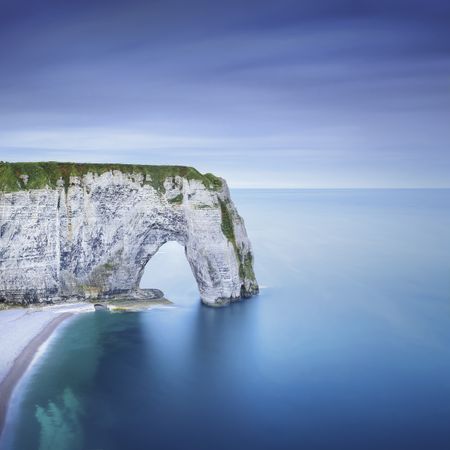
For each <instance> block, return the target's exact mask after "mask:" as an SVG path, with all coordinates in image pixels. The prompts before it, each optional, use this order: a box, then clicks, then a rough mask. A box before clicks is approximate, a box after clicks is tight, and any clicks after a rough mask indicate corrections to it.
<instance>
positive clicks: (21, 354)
mask: <svg viewBox="0 0 450 450" xmlns="http://www.w3.org/2000/svg"><path fill="white" fill-rule="evenodd" d="M107 304H108V307H109V310H110V311H111V312H115V311H117V312H120V311H142V310H147V309H153V308H154V307H156V306H164V307H168V306H169V305H172V302H171V301H170V300H167V299H166V298H165V297H162V298H159V299H152V300H149V301H145V300H139V301H138V300H136V299H133V300H129V301H123V300H116V301H115V300H109V301H107ZM88 312H89V313H91V312H94V304H92V303H86V302H77V303H62V304H55V305H45V306H42V305H39V306H32V307H30V308H26V309H25V308H8V309H3V310H1V311H0V330H1V331H2V342H1V344H0V349H1V351H0V441H1V440H2V438H3V434H4V431H5V425H6V421H7V416H8V411H9V406H10V401H11V398H12V396H13V393H14V389H15V388H16V386H17V384H18V383H19V382H20V380H21V379H22V377H23V376H24V375H25V373H26V371H27V370H28V369H29V367H30V365H31V363H32V361H33V359H34V358H35V356H36V354H37V352H38V350H39V348H40V347H41V346H42V345H43V344H44V343H45V342H46V341H47V340H48V339H49V338H50V337H51V336H52V334H53V333H54V331H55V330H56V329H57V328H58V326H59V325H60V324H61V323H63V322H65V320H66V319H68V318H70V317H72V316H75V315H78V314H80V313H88Z"/></svg>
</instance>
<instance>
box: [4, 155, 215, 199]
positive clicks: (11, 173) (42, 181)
mask: <svg viewBox="0 0 450 450" xmlns="http://www.w3.org/2000/svg"><path fill="white" fill-rule="evenodd" d="M112 170H118V171H120V172H122V173H126V174H130V175H133V174H142V175H145V176H146V180H147V181H146V183H149V184H151V185H152V186H153V187H154V188H155V189H157V190H158V191H162V192H164V190H165V189H164V184H163V183H164V180H165V179H166V178H167V177H174V176H177V175H178V176H181V177H184V178H187V179H189V180H199V181H201V182H203V184H204V185H205V186H206V187H207V188H208V189H212V190H217V189H220V187H221V186H222V181H221V180H220V178H218V177H216V176H214V175H213V174H210V173H207V174H201V173H200V172H199V171H198V170H196V169H194V168H193V167H186V166H148V165H136V164H78V163H61V162H55V161H49V162H24V163H10V162H0V191H3V192H16V191H21V190H28V189H43V188H45V187H49V188H55V187H56V186H57V182H58V180H63V182H64V188H65V189H68V187H69V186H70V177H71V176H77V177H82V176H84V175H86V174H88V173H93V174H97V175H101V174H103V173H105V172H110V171H112ZM24 176H27V177H28V181H27V183H25V181H24Z"/></svg>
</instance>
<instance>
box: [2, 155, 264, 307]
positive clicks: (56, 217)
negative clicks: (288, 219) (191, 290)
mask: <svg viewBox="0 0 450 450" xmlns="http://www.w3.org/2000/svg"><path fill="white" fill-rule="evenodd" d="M167 241H177V242H179V243H180V244H181V245H183V246H184V248H185V253H186V257H187V259H188V261H189V264H190V266H191V268H192V272H193V274H194V277H195V279H196V281H197V284H198V288H199V291H200V297H201V299H202V301H203V302H204V303H205V304H208V305H212V306H220V305H223V304H227V303H229V302H230V301H234V300H238V299H240V298H246V297H250V296H251V295H254V294H256V293H257V292H258V285H257V283H256V279H255V276H254V272H253V256H252V251H251V246H250V242H249V240H248V238H247V234H246V231H245V227H244V222H243V220H242V219H241V217H240V216H239V214H238V213H237V211H236V208H235V207H234V205H233V203H232V201H231V198H230V193H229V191H228V188H227V185H226V183H225V181H224V180H223V179H220V178H217V177H215V176H214V175H211V174H205V175H202V174H200V173H199V172H198V171H197V170H195V169H193V168H190V167H182V166H135V165H117V164H71V163H56V162H48V163H0V301H3V302H11V303H34V302H56V301H63V300H71V299H102V298H108V297H111V296H115V295H129V296H139V295H140V294H141V293H140V290H139V282H140V279H141V276H142V274H143V271H144V268H145V265H146V264H147V262H148V261H149V259H150V258H151V257H152V256H153V255H154V254H155V253H156V252H157V251H158V249H159V248H160V247H161V245H163V244H164V243H166V242H167Z"/></svg>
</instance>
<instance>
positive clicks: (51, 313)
mask: <svg viewBox="0 0 450 450" xmlns="http://www.w3.org/2000/svg"><path fill="white" fill-rule="evenodd" d="M92 310H93V308H92V305H90V304H86V303H84V304H83V303H75V304H74V303H72V304H64V305H56V306H46V307H30V308H17V309H9V310H4V311H0V330H1V333H2V341H1V352H0V435H1V433H2V430H3V427H4V424H5V418H6V414H7V410H8V403H9V400H10V398H11V395H12V392H13V390H14V388H15V386H16V385H17V383H18V381H19V380H20V378H21V377H22V375H23V374H24V373H25V372H26V370H27V368H28V367H29V365H30V363H31V362H32V361H33V358H34V356H35V355H36V352H37V351H38V349H39V347H40V346H41V345H42V344H43V343H44V342H45V341H46V340H47V339H48V338H49V336H50V335H51V334H52V333H53V331H54V330H55V329H56V328H57V327H58V325H60V324H61V323H62V322H63V321H65V320H66V319H68V318H69V317H71V316H73V315H74V314H76V313H80V312H88V311H92Z"/></svg>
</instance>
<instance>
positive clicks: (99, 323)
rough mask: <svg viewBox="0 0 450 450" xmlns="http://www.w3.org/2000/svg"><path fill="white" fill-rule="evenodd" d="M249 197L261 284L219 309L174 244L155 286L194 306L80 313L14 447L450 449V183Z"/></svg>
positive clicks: (19, 412)
mask: <svg viewBox="0 0 450 450" xmlns="http://www.w3.org/2000/svg"><path fill="white" fill-rule="evenodd" d="M232 195H233V199H234V201H235V203H236V205H237V207H238V209H239V212H240V213H241V214H242V216H243V217H244V219H245V222H246V226H247V231H248V233H249V236H250V238H251V240H252V243H253V248H254V254H255V258H256V274H257V278H258V281H259V283H260V286H261V294H260V295H259V296H258V297H255V298H253V299H251V300H248V301H245V302H241V303H236V304H233V305H231V306H230V307H228V308H223V309H211V308H207V307H204V306H202V305H201V304H200V302H199V299H198V293H197V289H196V286H195V281H194V279H193V276H192V274H191V272H190V268H189V265H188V263H187V261H186V259H185V257H184V253H183V249H182V248H181V247H180V246H179V245H178V244H175V243H168V244H166V245H165V246H163V247H162V248H161V250H160V252H159V253H158V254H157V255H156V256H155V258H154V259H153V260H152V261H150V263H149V264H148V267H147V268H146V273H145V275H144V278H143V281H142V285H143V287H158V288H162V289H163V290H164V291H165V293H166V295H167V297H168V298H170V299H171V300H172V301H173V302H174V303H175V304H176V307H174V308H165V309H154V310H151V311H148V312H140V313H116V314H108V313H92V314H82V315H79V316H77V317H75V318H73V319H71V320H70V321H69V322H68V323H67V324H66V325H64V326H63V327H62V328H61V330H60V331H58V332H57V333H56V335H55V336H54V337H53V338H52V339H51V340H50V341H49V343H48V345H47V346H46V347H45V349H44V351H43V352H42V355H41V357H40V358H39V359H38V360H37V361H36V362H35V363H34V364H33V366H32V368H31V369H30V370H29V372H28V373H27V375H26V376H25V377H24V379H23V380H22V382H21V383H20V385H19V386H18V389H17V390H16V393H15V395H14V399H13V402H12V407H11V411H10V416H9V420H8V425H7V429H6V434H5V438H6V439H5V441H4V444H5V445H4V448H7V449H17V450H33V449H41V450H42V449H52V450H53V449H55V450H69V449H82V450H100V449H102V450H116V449H117V450H133V449H157V450H161V449H186V450H188V449H196V450H200V449H205V450H220V449H227V450H241V449H242V450H249V449H261V450H264V449H274V450H275V449H276V450H282V449H295V450H299V449H305V450H310V449H311V450H312V449H345V450H352V449H358V450H361V449H365V450H368V449H377V450H390V449H392V450H401V449H408V450H414V449H423V450H440V449H442V450H448V449H450V191H449V190H302V191H297V190H247V191H244V190H242V191H239V190H237V191H233V192H232Z"/></svg>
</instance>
